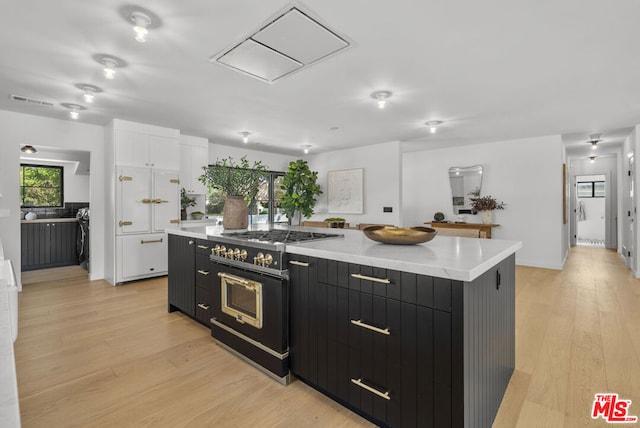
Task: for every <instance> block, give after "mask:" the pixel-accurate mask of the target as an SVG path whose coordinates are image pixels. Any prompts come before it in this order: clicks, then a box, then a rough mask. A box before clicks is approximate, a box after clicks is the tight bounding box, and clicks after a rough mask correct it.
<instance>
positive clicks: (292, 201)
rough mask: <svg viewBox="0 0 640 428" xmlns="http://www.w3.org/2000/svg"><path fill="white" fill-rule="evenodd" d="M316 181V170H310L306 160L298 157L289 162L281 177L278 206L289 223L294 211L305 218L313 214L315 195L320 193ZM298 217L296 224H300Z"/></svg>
mask: <svg viewBox="0 0 640 428" xmlns="http://www.w3.org/2000/svg"><path fill="white" fill-rule="evenodd" d="M317 181H318V172H317V171H311V169H310V168H309V164H308V163H307V161H305V160H302V159H298V160H296V161H293V162H289V168H288V169H287V173H286V174H285V176H284V178H283V179H282V188H283V190H284V195H283V196H282V202H280V207H281V208H282V209H284V212H285V213H286V215H287V218H288V220H289V224H292V221H291V220H292V218H293V216H294V215H295V214H296V213H299V216H300V217H301V216H304V217H305V218H309V217H311V216H312V215H313V207H315V206H316V196H318V195H321V194H322V190H320V186H319V185H318V184H317ZM300 217H298V221H297V222H296V223H297V224H300Z"/></svg>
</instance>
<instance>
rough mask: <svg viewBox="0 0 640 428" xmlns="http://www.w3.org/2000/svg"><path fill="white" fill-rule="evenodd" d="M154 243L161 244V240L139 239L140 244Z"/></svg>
mask: <svg viewBox="0 0 640 428" xmlns="http://www.w3.org/2000/svg"><path fill="white" fill-rule="evenodd" d="M155 242H162V238H160V239H141V240H140V243H141V244H153V243H155Z"/></svg>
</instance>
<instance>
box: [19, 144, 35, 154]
mask: <svg viewBox="0 0 640 428" xmlns="http://www.w3.org/2000/svg"><path fill="white" fill-rule="evenodd" d="M20 151H21V152H22V153H38V151H37V150H36V148H35V147H33V146H30V145H29V144H26V145H24V146H22V147H20Z"/></svg>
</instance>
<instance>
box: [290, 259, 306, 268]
mask: <svg viewBox="0 0 640 428" xmlns="http://www.w3.org/2000/svg"><path fill="white" fill-rule="evenodd" d="M289 264H290V265H296V266H304V267H309V263H305V262H299V261H297V260H289Z"/></svg>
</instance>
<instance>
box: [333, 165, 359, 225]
mask: <svg viewBox="0 0 640 428" xmlns="http://www.w3.org/2000/svg"><path fill="white" fill-rule="evenodd" d="M327 181H328V185H327V199H328V211H329V213H331V214H363V213H364V169H363V168H357V169H343V170H340V171H329V173H328V175H327Z"/></svg>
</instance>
